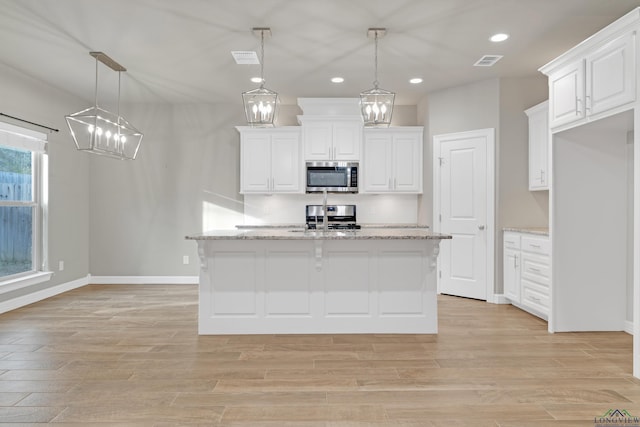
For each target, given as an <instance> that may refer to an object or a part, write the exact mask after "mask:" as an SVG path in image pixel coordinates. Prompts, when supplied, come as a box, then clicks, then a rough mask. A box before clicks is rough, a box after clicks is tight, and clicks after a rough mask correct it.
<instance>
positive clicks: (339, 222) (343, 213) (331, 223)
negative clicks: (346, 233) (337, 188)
mask: <svg viewBox="0 0 640 427" xmlns="http://www.w3.org/2000/svg"><path fill="white" fill-rule="evenodd" d="M326 220H327V229H329V230H358V229H359V228H360V225H358V224H357V222H356V205H327V212H326ZM306 221H307V228H308V229H310V230H315V229H321V228H323V227H324V225H325V223H324V221H325V212H324V208H323V205H307V206H306Z"/></svg>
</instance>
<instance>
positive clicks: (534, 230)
mask: <svg viewBox="0 0 640 427" xmlns="http://www.w3.org/2000/svg"><path fill="white" fill-rule="evenodd" d="M502 231H512V232H515V233H528V234H536V235H539V236H548V235H549V229H548V228H547V227H504V228H503V229H502Z"/></svg>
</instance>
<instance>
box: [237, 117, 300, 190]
mask: <svg viewBox="0 0 640 427" xmlns="http://www.w3.org/2000/svg"><path fill="white" fill-rule="evenodd" d="M237 129H238V130H239V131H240V159H241V160H240V162H241V165H240V193H242V194H247V193H264V194H272V193H302V192H303V188H302V158H301V156H300V128H299V127H297V126H291V127H281V128H251V127H244V126H241V127H238V128H237Z"/></svg>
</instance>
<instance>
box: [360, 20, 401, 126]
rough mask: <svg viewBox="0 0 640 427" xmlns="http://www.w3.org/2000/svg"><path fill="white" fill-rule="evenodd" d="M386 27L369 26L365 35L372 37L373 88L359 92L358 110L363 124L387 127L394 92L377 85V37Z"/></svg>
mask: <svg viewBox="0 0 640 427" xmlns="http://www.w3.org/2000/svg"><path fill="white" fill-rule="evenodd" d="M386 32H387V30H386V28H369V30H368V32H367V36H368V37H369V38H371V37H373V39H374V44H375V57H374V70H375V71H374V80H373V89H369V90H366V91H364V92H361V93H360V111H361V113H362V119H363V121H364V126H366V127H389V125H390V124H391V114H392V113H393V101H394V99H395V97H396V94H395V93H393V92H389V91H388V90H384V89H380V88H379V87H378V39H379V38H381V37H384V35H385V34H386Z"/></svg>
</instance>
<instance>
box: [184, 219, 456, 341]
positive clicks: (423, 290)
mask: <svg viewBox="0 0 640 427" xmlns="http://www.w3.org/2000/svg"><path fill="white" fill-rule="evenodd" d="M449 238H451V236H447V235H442V234H439V233H433V232H430V231H429V230H427V229H424V228H388V227H387V228H363V229H361V230H348V231H347V230H344V231H323V230H317V231H310V230H305V229H303V228H284V229H283V228H259V229H239V230H220V231H212V232H208V233H204V234H199V235H193V236H187V239H190V240H195V241H197V243H198V255H199V258H200V284H199V312H198V316H199V319H198V320H199V321H198V332H199V334H201V335H206V334H286V333H290V334H302V333H304V334H317V333H437V330H438V323H437V302H436V259H437V256H438V252H439V244H440V240H441V239H449Z"/></svg>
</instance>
